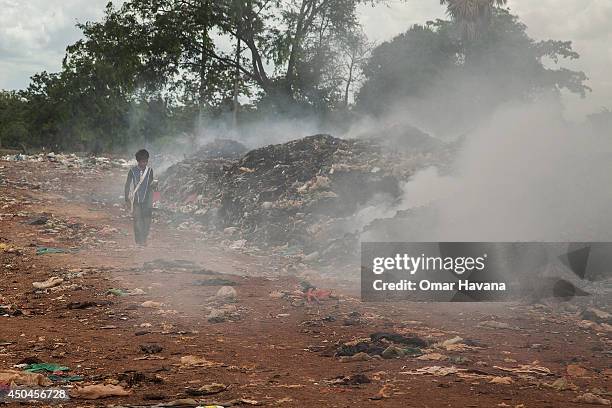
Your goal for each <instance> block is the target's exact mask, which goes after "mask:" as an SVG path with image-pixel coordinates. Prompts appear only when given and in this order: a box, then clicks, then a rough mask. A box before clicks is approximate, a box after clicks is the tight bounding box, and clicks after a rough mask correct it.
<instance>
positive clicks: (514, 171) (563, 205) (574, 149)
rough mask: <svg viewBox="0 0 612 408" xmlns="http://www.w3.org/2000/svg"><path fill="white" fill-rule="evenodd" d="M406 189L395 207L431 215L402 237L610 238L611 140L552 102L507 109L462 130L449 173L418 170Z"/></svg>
mask: <svg viewBox="0 0 612 408" xmlns="http://www.w3.org/2000/svg"><path fill="white" fill-rule="evenodd" d="M404 192H405V194H404V197H403V200H402V204H401V206H400V209H406V208H412V207H417V206H420V205H424V204H427V203H431V204H430V205H431V206H432V207H433V210H434V211H433V212H432V213H433V214H435V215H434V216H433V217H432V219H431V220H430V221H429V222H427V223H425V227H419V229H417V230H414V229H413V228H411V229H409V230H410V233H409V235H410V236H404V237H398V238H402V239H404V240H410V241H418V240H434V241H605V240H610V239H612V139H610V138H609V137H605V136H604V135H594V134H590V133H587V131H586V130H585V128H583V127H581V126H578V125H570V124H568V123H567V122H566V121H564V120H563V117H562V115H561V112H560V110H559V105H558V104H557V103H549V102H548V101H545V100H544V101H542V100H541V101H538V102H533V103H531V104H523V105H520V106H512V107H505V108H503V109H500V110H499V111H498V112H497V113H496V114H494V115H493V116H492V117H491V118H490V119H489V120H488V121H486V122H485V123H483V124H482V125H481V126H480V127H479V128H478V129H476V130H475V131H473V132H471V133H470V134H469V135H468V137H467V140H466V142H465V144H464V146H463V148H462V150H461V151H460V152H459V154H458V157H457V161H456V164H455V171H454V172H453V174H452V175H451V176H439V175H438V174H437V173H436V172H435V171H434V170H433V169H428V170H425V171H422V172H420V173H418V174H417V175H415V177H414V178H413V179H412V180H411V181H410V182H408V183H407V184H406V185H405V187H404ZM419 224H420V225H423V223H422V222H419Z"/></svg>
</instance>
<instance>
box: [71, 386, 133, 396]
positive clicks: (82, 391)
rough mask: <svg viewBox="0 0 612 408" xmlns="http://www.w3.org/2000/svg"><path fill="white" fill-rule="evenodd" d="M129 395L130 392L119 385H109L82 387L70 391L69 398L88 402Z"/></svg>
mask: <svg viewBox="0 0 612 408" xmlns="http://www.w3.org/2000/svg"><path fill="white" fill-rule="evenodd" d="M130 394H131V392H130V391H127V390H125V389H124V388H123V387H121V386H120V385H111V384H96V385H86V386H84V387H78V388H75V389H73V390H71V391H70V396H71V397H72V398H80V399H88V400H94V399H101V398H108V397H125V396H128V395H130Z"/></svg>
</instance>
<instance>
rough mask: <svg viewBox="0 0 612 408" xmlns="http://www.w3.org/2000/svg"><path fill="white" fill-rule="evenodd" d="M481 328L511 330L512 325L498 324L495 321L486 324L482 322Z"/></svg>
mask: <svg viewBox="0 0 612 408" xmlns="http://www.w3.org/2000/svg"><path fill="white" fill-rule="evenodd" d="M478 326H479V327H488V328H491V329H510V328H511V327H510V325H509V324H508V323H503V322H498V321H495V320H487V321H484V322H480V324H479V325H478Z"/></svg>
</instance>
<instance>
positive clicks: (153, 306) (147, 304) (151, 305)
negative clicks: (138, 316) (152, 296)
mask: <svg viewBox="0 0 612 408" xmlns="http://www.w3.org/2000/svg"><path fill="white" fill-rule="evenodd" d="M140 306H142V307H146V308H149V309H159V308H160V307H162V306H163V304H162V303H160V302H154V301H152V300H147V301H146V302H142V303H141V304H140Z"/></svg>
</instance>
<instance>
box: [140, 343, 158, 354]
mask: <svg viewBox="0 0 612 408" xmlns="http://www.w3.org/2000/svg"><path fill="white" fill-rule="evenodd" d="M163 350H164V348H163V347H162V346H160V345H159V344H141V345H140V351H142V352H143V353H146V354H157V353H161V352H162V351H163Z"/></svg>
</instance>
